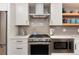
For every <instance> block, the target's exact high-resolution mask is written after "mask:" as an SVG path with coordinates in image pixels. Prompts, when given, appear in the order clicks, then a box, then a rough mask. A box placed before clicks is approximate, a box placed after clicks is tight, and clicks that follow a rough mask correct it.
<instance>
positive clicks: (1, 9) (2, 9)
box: [0, 3, 8, 11]
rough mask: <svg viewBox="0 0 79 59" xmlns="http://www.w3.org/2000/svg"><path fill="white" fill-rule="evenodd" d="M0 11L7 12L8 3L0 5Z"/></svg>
mask: <svg viewBox="0 0 79 59" xmlns="http://www.w3.org/2000/svg"><path fill="white" fill-rule="evenodd" d="M0 11H8V3H0Z"/></svg>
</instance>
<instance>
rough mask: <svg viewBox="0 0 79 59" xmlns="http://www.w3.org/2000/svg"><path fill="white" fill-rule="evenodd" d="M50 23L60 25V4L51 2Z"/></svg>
mask: <svg viewBox="0 0 79 59" xmlns="http://www.w3.org/2000/svg"><path fill="white" fill-rule="evenodd" d="M50 25H62V4H61V3H52V4H51V18H50Z"/></svg>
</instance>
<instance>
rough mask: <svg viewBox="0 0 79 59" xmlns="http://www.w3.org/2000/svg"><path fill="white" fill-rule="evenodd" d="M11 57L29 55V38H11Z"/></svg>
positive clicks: (9, 44) (9, 47) (9, 51)
mask: <svg viewBox="0 0 79 59" xmlns="http://www.w3.org/2000/svg"><path fill="white" fill-rule="evenodd" d="M7 50H8V52H7V53H8V54H9V55H27V54H28V40H27V38H10V40H9V41H8V49H7Z"/></svg>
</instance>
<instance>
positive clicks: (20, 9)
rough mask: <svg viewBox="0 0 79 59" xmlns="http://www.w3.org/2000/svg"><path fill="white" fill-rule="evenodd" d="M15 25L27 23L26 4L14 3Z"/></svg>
mask: <svg viewBox="0 0 79 59" xmlns="http://www.w3.org/2000/svg"><path fill="white" fill-rule="evenodd" d="M16 25H29V20H28V4H25V3H18V4H16Z"/></svg>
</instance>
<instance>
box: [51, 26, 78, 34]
mask: <svg viewBox="0 0 79 59" xmlns="http://www.w3.org/2000/svg"><path fill="white" fill-rule="evenodd" d="M50 28H51V29H54V33H55V34H54V35H79V27H75V26H72V27H70V26H69V27H65V26H53V27H50Z"/></svg>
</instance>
